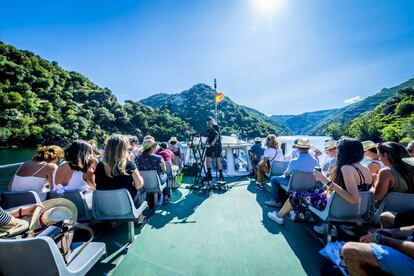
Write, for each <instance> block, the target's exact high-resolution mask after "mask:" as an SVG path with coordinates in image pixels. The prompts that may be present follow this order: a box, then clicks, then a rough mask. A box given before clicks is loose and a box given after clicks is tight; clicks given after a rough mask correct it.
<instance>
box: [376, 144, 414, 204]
mask: <svg viewBox="0 0 414 276" xmlns="http://www.w3.org/2000/svg"><path fill="white" fill-rule="evenodd" d="M378 153H379V155H380V160H381V161H382V162H383V163H384V165H385V168H383V169H381V170H380V171H379V172H378V177H377V179H376V181H375V185H374V188H373V192H374V196H375V200H376V201H382V200H383V199H384V197H385V196H386V195H387V194H388V193H390V192H400V193H406V192H410V193H412V192H414V187H413V186H414V185H413V182H414V167H412V166H410V165H409V164H407V163H405V162H403V161H402V159H403V158H406V157H409V154H408V151H407V149H406V148H405V147H403V146H402V145H400V144H398V143H395V142H386V143H383V144H381V145H379V146H378Z"/></svg>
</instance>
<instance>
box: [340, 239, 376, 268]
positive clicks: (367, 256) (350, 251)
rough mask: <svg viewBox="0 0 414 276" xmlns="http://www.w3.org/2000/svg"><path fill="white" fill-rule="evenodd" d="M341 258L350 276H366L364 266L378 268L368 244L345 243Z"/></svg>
mask: <svg viewBox="0 0 414 276" xmlns="http://www.w3.org/2000/svg"><path fill="white" fill-rule="evenodd" d="M342 256H343V257H344V260H345V263H346V265H347V267H348V271H349V274H350V275H351V276H353V275H358V276H360V275H368V273H367V272H366V271H365V270H364V268H363V267H364V266H371V267H376V268H379V267H380V266H379V264H378V262H377V259H375V257H374V254H373V253H372V250H371V246H370V245H369V244H368V243H360V242H347V243H346V244H345V245H344V247H342Z"/></svg>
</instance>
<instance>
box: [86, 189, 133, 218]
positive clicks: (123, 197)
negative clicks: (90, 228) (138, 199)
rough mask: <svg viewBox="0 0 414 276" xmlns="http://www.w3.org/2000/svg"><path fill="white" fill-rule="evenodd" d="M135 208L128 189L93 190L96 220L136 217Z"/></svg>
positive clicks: (93, 209)
mask: <svg viewBox="0 0 414 276" xmlns="http://www.w3.org/2000/svg"><path fill="white" fill-rule="evenodd" d="M134 210H135V206H134V202H133V200H132V197H131V195H130V194H129V192H128V190H127V189H117V190H107V191H101V190H95V191H93V195H92V214H93V216H94V217H95V219H96V220H131V219H135V218H136V216H135V213H134Z"/></svg>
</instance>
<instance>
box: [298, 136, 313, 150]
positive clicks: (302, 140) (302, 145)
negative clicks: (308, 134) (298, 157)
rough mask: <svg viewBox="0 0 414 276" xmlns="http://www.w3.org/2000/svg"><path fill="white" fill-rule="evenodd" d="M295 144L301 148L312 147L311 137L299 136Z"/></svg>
mask: <svg viewBox="0 0 414 276" xmlns="http://www.w3.org/2000/svg"><path fill="white" fill-rule="evenodd" d="M295 146H296V147H297V148H299V149H309V148H310V147H311V145H310V142H309V139H307V138H299V139H298V142H297V144H296V145H295Z"/></svg>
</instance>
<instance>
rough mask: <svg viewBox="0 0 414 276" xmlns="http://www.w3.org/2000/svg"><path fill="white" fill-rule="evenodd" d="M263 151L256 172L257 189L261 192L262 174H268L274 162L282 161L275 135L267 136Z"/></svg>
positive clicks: (280, 150)
mask: <svg viewBox="0 0 414 276" xmlns="http://www.w3.org/2000/svg"><path fill="white" fill-rule="evenodd" d="M265 147H266V149H265V151H264V153H263V155H262V157H261V158H260V161H259V165H258V166H259V168H258V170H257V188H258V189H259V190H263V178H264V174H265V173H268V172H269V171H270V169H271V167H272V163H273V162H274V161H282V160H283V152H282V149H281V148H280V141H279V139H277V137H276V135H274V134H269V135H268V136H267V137H266V141H265Z"/></svg>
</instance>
